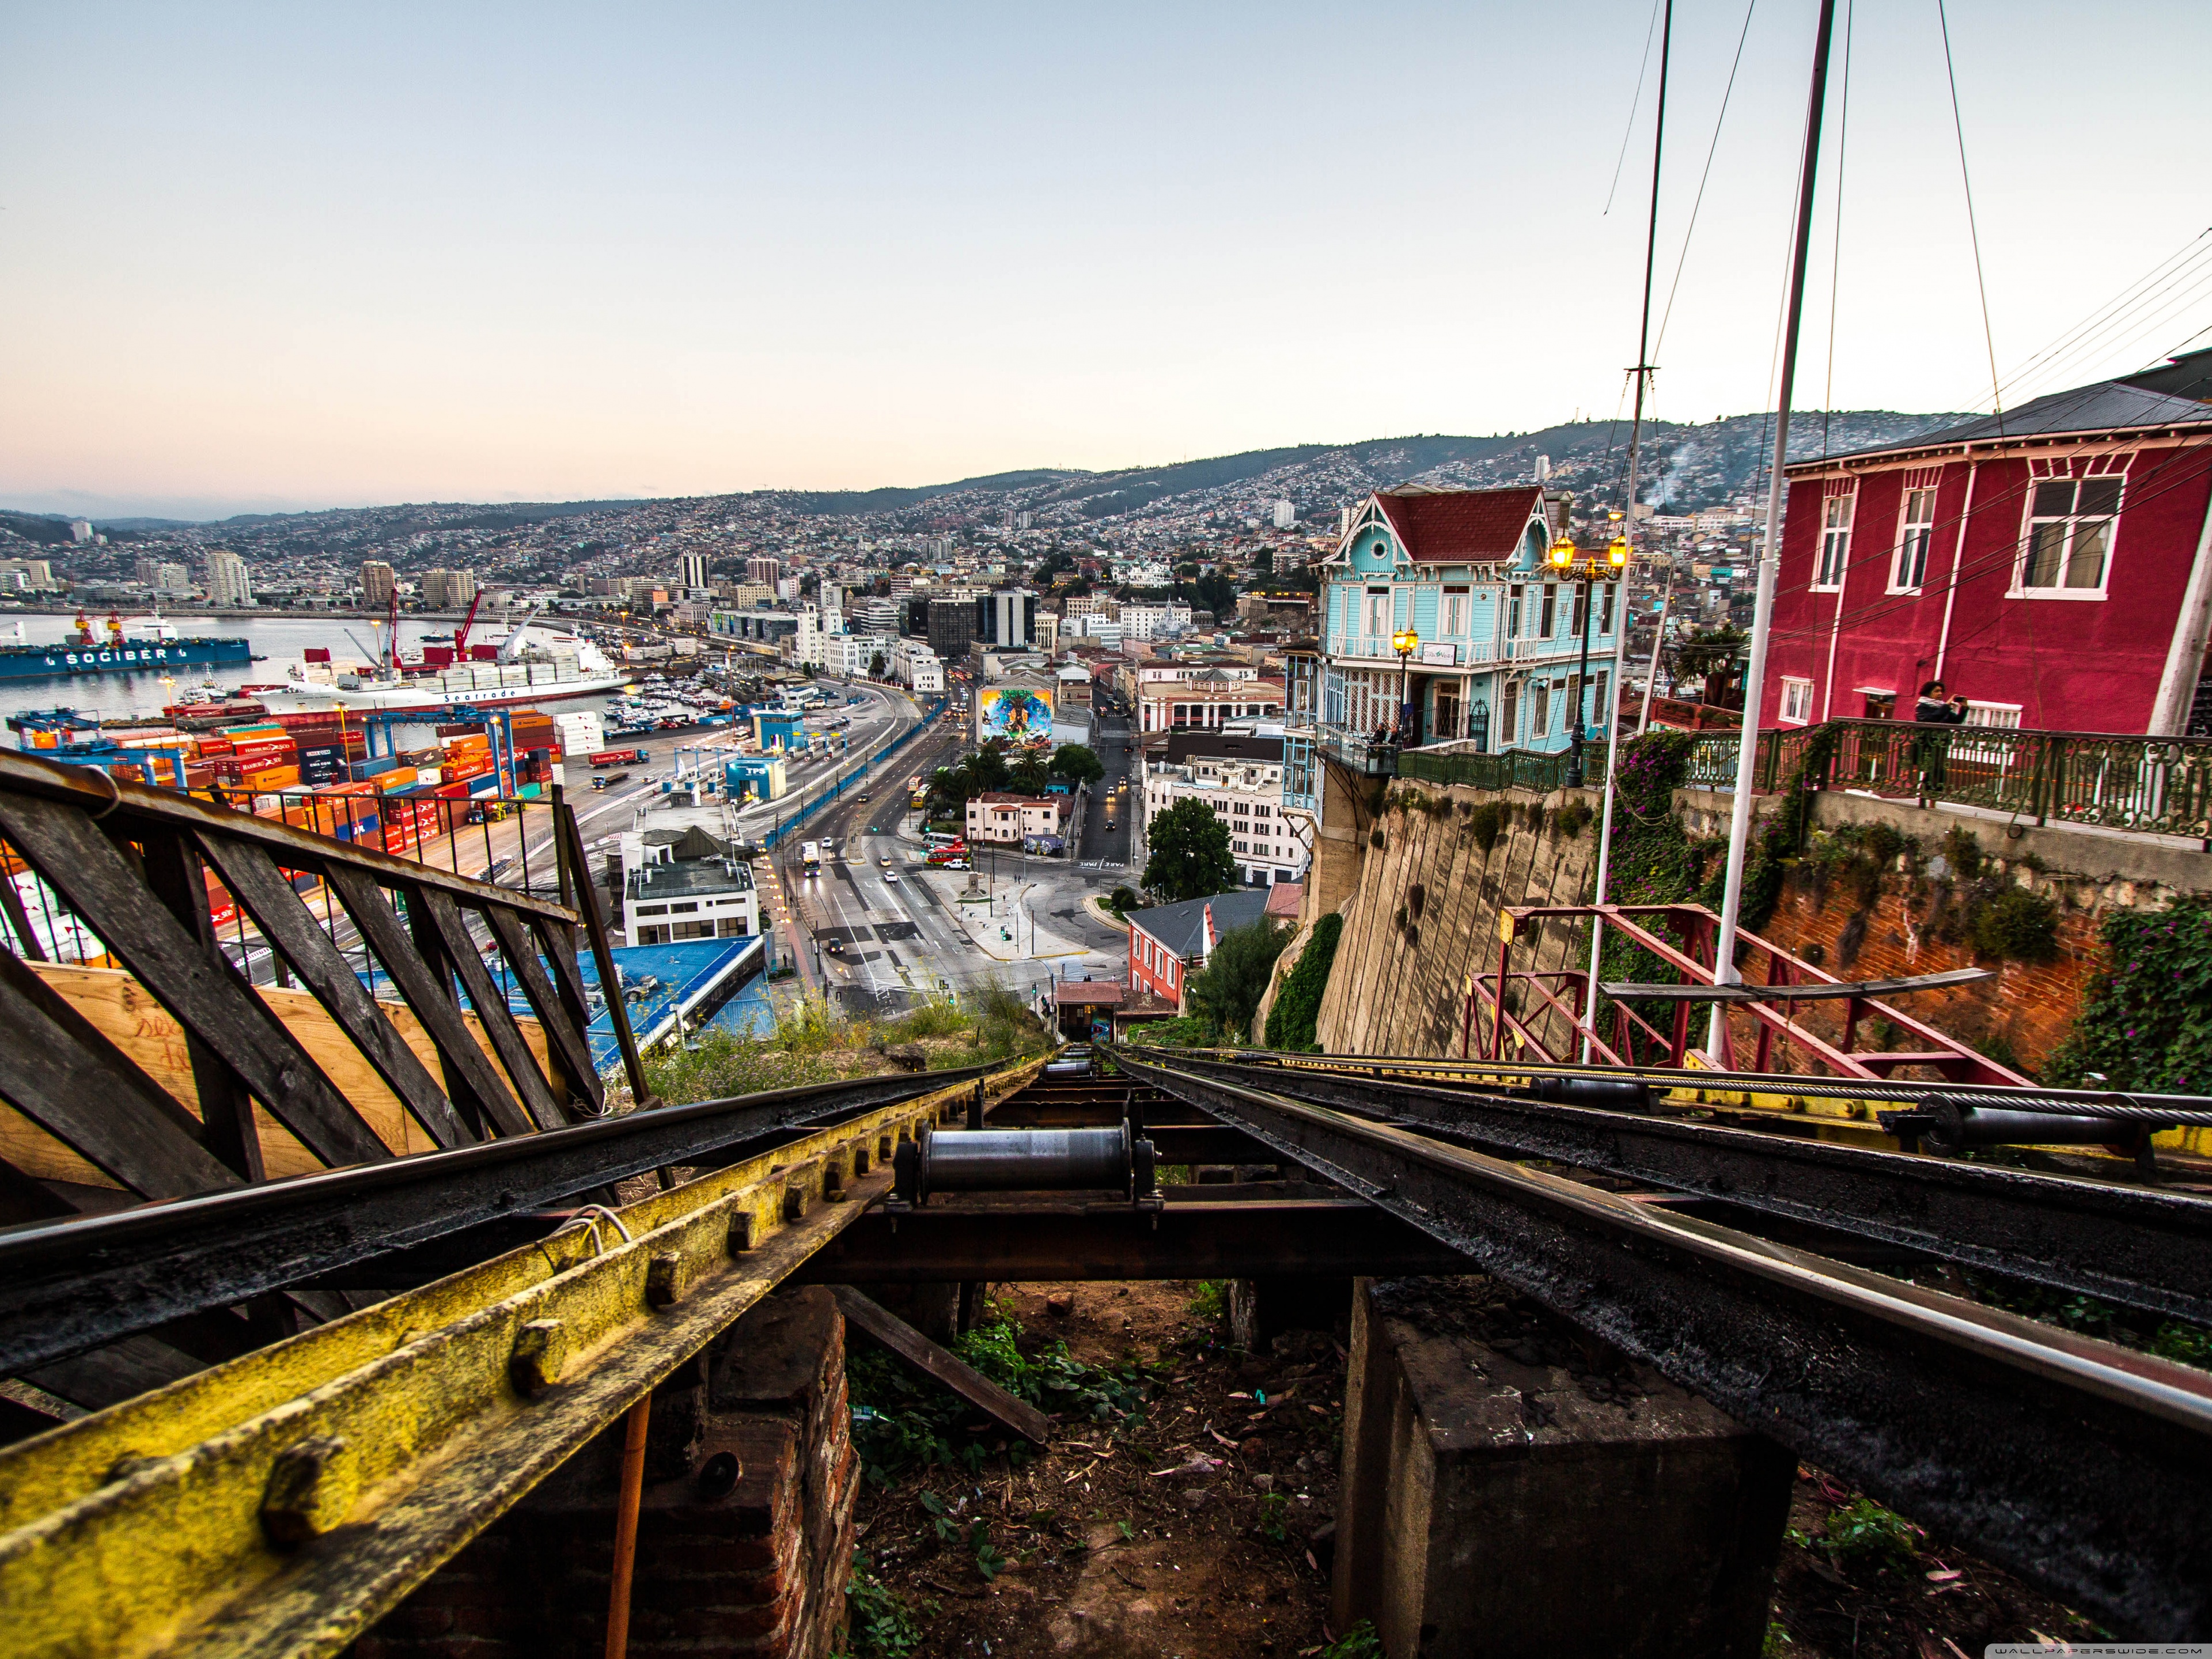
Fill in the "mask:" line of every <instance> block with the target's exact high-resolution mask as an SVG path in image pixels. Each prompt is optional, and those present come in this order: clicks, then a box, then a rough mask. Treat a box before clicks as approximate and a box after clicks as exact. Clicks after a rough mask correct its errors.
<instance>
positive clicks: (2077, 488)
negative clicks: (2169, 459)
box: [2005, 469, 2127, 599]
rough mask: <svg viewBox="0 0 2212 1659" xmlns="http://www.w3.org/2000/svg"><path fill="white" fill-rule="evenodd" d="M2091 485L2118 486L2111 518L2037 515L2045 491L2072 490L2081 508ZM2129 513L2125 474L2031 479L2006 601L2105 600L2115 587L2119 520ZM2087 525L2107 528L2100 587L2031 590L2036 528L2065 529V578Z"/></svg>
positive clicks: (2061, 572)
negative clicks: (2055, 526) (2083, 493)
mask: <svg viewBox="0 0 2212 1659" xmlns="http://www.w3.org/2000/svg"><path fill="white" fill-rule="evenodd" d="M2089 483H2116V484H2118V485H2119V487H2120V490H2119V494H2118V495H2117V496H2115V497H2114V498H2113V501H2112V511H2111V512H2110V513H2081V512H2071V513H2039V512H2037V511H2036V508H2037V506H2038V505H2039V497H2040V496H2041V495H2042V494H2043V492H2044V491H2045V489H2049V488H2051V486H2052V485H2054V484H2064V485H2066V486H2068V487H2069V489H2072V490H2073V492H2074V494H2073V498H2072V499H2073V501H2074V503H2075V506H2076V507H2079V506H2080V503H2081V487H2082V486H2083V485H2084V484H2089ZM2126 511H2127V473H2126V471H2124V470H2122V469H2114V470H2111V471H2100V472H2087V473H2083V474H2080V475H2074V474H2070V473H2069V474H2065V475H2062V476H2058V477H2049V476H2045V477H2031V478H2030V479H2029V481H2028V486H2027V501H2026V502H2025V503H2024V504H2023V505H2022V507H2021V529H2020V550H2019V552H2018V554H2017V555H2016V556H2015V558H2014V561H2013V568H2012V586H2011V588H2010V589H2009V590H2008V592H2006V594H2005V597H2006V598H2007V599H2103V598H2104V597H2105V594H2106V589H2107V588H2108V587H2109V586H2110V585H2111V583H2112V561H2113V559H2114V557H2115V556H2117V555H2118V543H2119V537H2120V518H2121V515H2122V514H2123V513H2125V512H2126ZM2085 523H2087V524H2101V525H2103V526H2105V557H2104V565H2103V568H2100V570H2099V571H2098V573H2097V585H2096V586H2094V587H2068V586H2057V587H2031V586H2028V581H2027V577H2028V567H2029V566H2030V565H2031V564H2032V563H2033V562H2034V558H2035V532H2036V527H2037V526H2039V525H2050V524H2063V525H2064V526H2066V531H2065V540H2064V543H2063V545H2062V547H2061V549H2060V552H2059V559H2058V574H2059V575H2060V576H2061V577H2062V578H2063V576H2064V575H2065V573H2066V568H2067V566H2069V565H2070V564H2071V563H2073V562H2074V540H2075V537H2076V536H2078V535H2079V534H2080V533H2081V526H2083V525H2084V524H2085Z"/></svg>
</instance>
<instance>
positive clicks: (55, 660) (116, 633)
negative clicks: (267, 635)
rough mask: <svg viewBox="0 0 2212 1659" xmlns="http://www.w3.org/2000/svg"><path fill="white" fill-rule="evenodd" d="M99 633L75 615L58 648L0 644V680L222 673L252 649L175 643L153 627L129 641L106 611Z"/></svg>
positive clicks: (239, 644)
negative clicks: (101, 633)
mask: <svg viewBox="0 0 2212 1659" xmlns="http://www.w3.org/2000/svg"><path fill="white" fill-rule="evenodd" d="M20 626H21V625H20V624H18V628H19V631H20ZM105 631H106V635H107V637H106V639H105V640H102V639H101V638H100V636H99V635H98V634H96V633H95V632H94V629H93V625H92V623H90V622H89V621H88V620H87V619H86V617H85V615H84V613H83V612H82V611H79V612H78V613H77V617H76V632H75V633H74V634H73V635H71V636H70V638H69V639H66V640H64V641H62V642H61V643H60V644H59V645H21V644H16V645H0V679H4V680H45V679H67V678H73V677H75V676H76V675H79V674H146V673H174V672H176V671H178V670H179V669H191V670H204V669H209V668H222V667H228V666H232V665H236V664H240V663H248V662H252V660H253V650H252V646H251V645H250V644H249V643H248V642H247V641H245V640H232V639H181V638H179V637H177V636H176V635H175V633H174V631H173V629H168V628H167V627H164V626H161V625H159V624H157V625H156V627H155V637H154V638H152V639H134V638H131V636H129V635H125V633H124V631H123V619H122V618H121V617H118V616H116V615H114V614H113V613H112V612H111V613H110V614H109V616H108V618H107V626H106V630H105Z"/></svg>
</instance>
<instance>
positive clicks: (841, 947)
mask: <svg viewBox="0 0 2212 1659" xmlns="http://www.w3.org/2000/svg"><path fill="white" fill-rule="evenodd" d="M822 948H823V950H824V951H827V952H828V953H829V955H831V956H833V957H842V956H843V955H844V954H845V941H844V940H843V939H823V941H822Z"/></svg>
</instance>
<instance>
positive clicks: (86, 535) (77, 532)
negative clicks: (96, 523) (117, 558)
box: [70, 519, 92, 542]
mask: <svg viewBox="0 0 2212 1659" xmlns="http://www.w3.org/2000/svg"><path fill="white" fill-rule="evenodd" d="M91 539H92V520H89V519H71V520H70V540H71V541H73V542H88V541H90V540H91Z"/></svg>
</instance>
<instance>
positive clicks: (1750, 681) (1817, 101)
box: [1705, 0, 1836, 1061]
mask: <svg viewBox="0 0 2212 1659" xmlns="http://www.w3.org/2000/svg"><path fill="white" fill-rule="evenodd" d="M1835 21H1836V0H1820V36H1819V38H1818V39H1817V40H1814V43H1813V88H1812V93H1811V95H1810V97H1809V98H1808V100H1807V108H1806V112H1805V153H1804V160H1803V162H1802V165H1801V166H1800V167H1799V169H1798V177H1797V225H1796V248H1795V249H1794V250H1793V252H1792V253H1791V256H1790V310H1789V316H1788V321H1787V322H1786V324H1785V325H1784V331H1783V337H1782V386H1781V397H1780V404H1781V407H1780V409H1779V410H1778V413H1777V414H1776V416H1775V417H1774V459H1773V471H1771V473H1770V474H1769V475H1768V477H1767V483H1766V535H1765V541H1764V543H1763V544H1762V545H1761V546H1760V548H1759V598H1758V601H1757V605H1756V608H1755V609H1754V610H1753V612H1752V624H1751V659H1750V661H1749V663H1748V664H1747V665H1746V667H1745V670H1744V677H1743V721H1742V725H1741V736H1740V737H1739V738H1738V739H1737V745H1738V746H1737V750H1736V757H1735V803H1734V805H1733V806H1732V808H1731V810H1730V811H1729V850H1728V878H1727V886H1726V887H1725V889H1724V890H1723V897H1722V899H1721V923H1720V930H1719V934H1718V937H1717V939H1715V940H1714V942H1713V982H1714V983H1715V984H1717V985H1734V984H1736V983H1738V982H1739V981H1741V978H1742V975H1740V974H1738V973H1737V972H1736V969H1735V938H1736V925H1737V918H1738V917H1739V915H1741V912H1742V909H1743V865H1744V854H1745V851H1746V849H1747V848H1748V847H1749V845H1750V842H1751V786H1752V781H1753V778H1755V777H1756V776H1757V775H1758V773H1757V768H1758V764H1759V703H1760V701H1761V699H1762V696H1763V695H1764V693H1765V690H1766V647H1767V646H1768V644H1769V643H1770V642H1771V640H1772V639H1773V636H1774V583H1775V574H1776V570H1777V568H1778V566H1779V565H1780V563H1781V561H1782V469H1783V468H1784V466H1786V465H1789V462H1790V391H1791V388H1792V387H1793V386H1795V385H1796V379H1797V334H1798V328H1799V325H1800V324H1802V322H1803V320H1804V313H1805V265H1806V258H1807V255H1808V252H1809V249H1810V246H1811V242H1812V236H1813V185H1814V179H1815V178H1816V177H1817V176H1818V174H1819V170H1820V123H1821V119H1822V118H1823V116H1824V115H1825V114H1826V105H1827V93H1828V37H1829V35H1830V34H1831V33H1833V31H1834V27H1835ZM1727 1022H1728V1005H1727V1004H1726V1003H1724V1002H1716V1003H1715V1004H1713V1012H1712V1019H1711V1024H1709V1025H1708V1026H1707V1027H1706V1034H1705V1048H1706V1049H1707V1051H1708V1052H1709V1053H1711V1054H1712V1056H1713V1058H1714V1060H1716V1061H1718V1060H1719V1059H1720V1055H1721V1048H1722V1038H1723V1036H1724V1035H1725V1034H1726V1032H1727V1029H1728V1024H1727Z"/></svg>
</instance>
